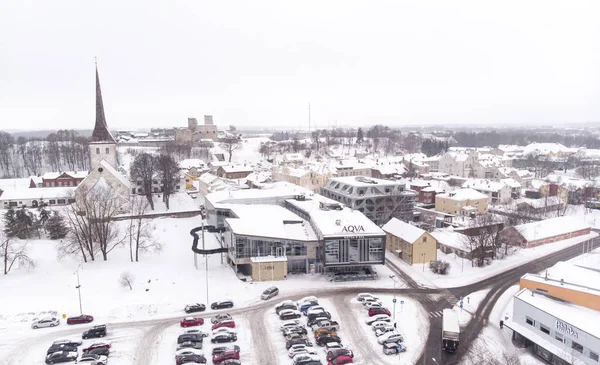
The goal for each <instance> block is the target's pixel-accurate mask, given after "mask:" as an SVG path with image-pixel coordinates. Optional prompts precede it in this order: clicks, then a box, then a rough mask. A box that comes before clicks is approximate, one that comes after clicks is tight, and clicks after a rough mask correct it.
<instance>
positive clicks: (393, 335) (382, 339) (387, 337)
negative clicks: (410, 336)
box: [377, 332, 404, 345]
mask: <svg viewBox="0 0 600 365" xmlns="http://www.w3.org/2000/svg"><path fill="white" fill-rule="evenodd" d="M402 341H404V338H403V337H402V335H401V334H399V333H398V332H388V333H386V334H384V335H381V336H379V337H378V338H377V342H379V344H380V345H383V344H384V343H389V342H402Z"/></svg>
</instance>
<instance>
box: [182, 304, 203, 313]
mask: <svg viewBox="0 0 600 365" xmlns="http://www.w3.org/2000/svg"><path fill="white" fill-rule="evenodd" d="M183 310H184V311H185V312H186V313H195V312H204V311H205V310H206V306H205V305H204V304H200V303H193V304H188V305H186V306H185V308H183Z"/></svg>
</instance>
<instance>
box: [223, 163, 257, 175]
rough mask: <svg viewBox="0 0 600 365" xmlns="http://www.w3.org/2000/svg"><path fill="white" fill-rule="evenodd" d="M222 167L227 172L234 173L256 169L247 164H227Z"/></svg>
mask: <svg viewBox="0 0 600 365" xmlns="http://www.w3.org/2000/svg"><path fill="white" fill-rule="evenodd" d="M220 168H222V169H223V171H225V172H226V173H233V172H252V171H254V169H253V168H252V167H250V166H245V165H233V166H232V165H226V166H221V167H220Z"/></svg>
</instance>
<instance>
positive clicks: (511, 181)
mask: <svg viewBox="0 0 600 365" xmlns="http://www.w3.org/2000/svg"><path fill="white" fill-rule="evenodd" d="M500 181H502V182H503V183H505V184H506V185H508V186H510V187H511V188H520V187H521V183H519V182H518V181H517V180H515V179H512V178H508V179H501V180H500Z"/></svg>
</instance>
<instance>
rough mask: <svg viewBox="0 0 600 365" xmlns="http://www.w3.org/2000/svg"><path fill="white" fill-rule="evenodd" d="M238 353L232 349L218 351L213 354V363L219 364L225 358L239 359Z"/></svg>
mask: <svg viewBox="0 0 600 365" xmlns="http://www.w3.org/2000/svg"><path fill="white" fill-rule="evenodd" d="M239 359H240V353H239V352H237V351H234V350H231V351H224V352H219V353H216V354H214V355H213V358H212V361H213V364H220V363H221V362H223V361H225V360H239Z"/></svg>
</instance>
